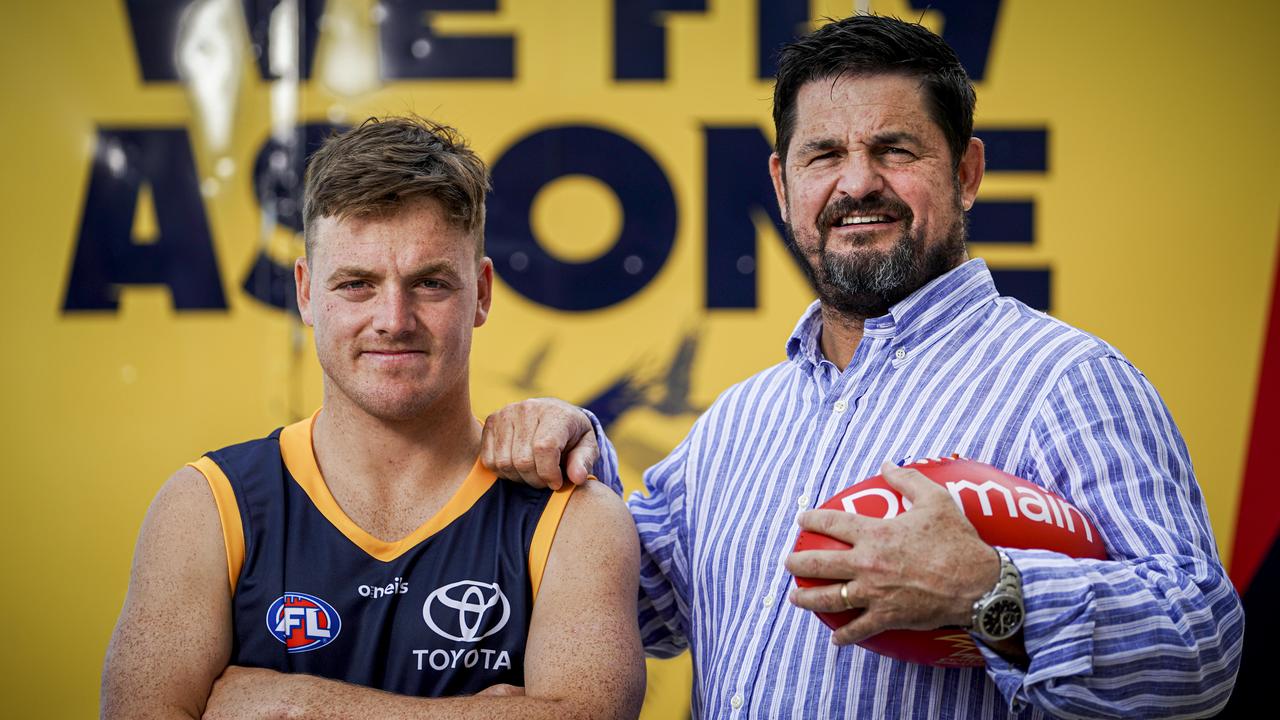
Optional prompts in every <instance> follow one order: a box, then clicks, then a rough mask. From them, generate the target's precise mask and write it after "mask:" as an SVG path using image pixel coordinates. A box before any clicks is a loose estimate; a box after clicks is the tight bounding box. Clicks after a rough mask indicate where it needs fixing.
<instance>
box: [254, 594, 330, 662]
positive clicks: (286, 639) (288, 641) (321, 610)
mask: <svg viewBox="0 0 1280 720" xmlns="http://www.w3.org/2000/svg"><path fill="white" fill-rule="evenodd" d="M267 629H268V630H270V631H271V634H272V635H275V636H276V639H277V640H279V641H280V642H282V643H284V644H285V647H286V648H288V651H289V652H291V653H300V652H307V651H308V650H315V649H316V648H322V647H324V646H325V645H328V644H329V643H331V642H333V641H334V640H335V639H336V638H337V637H338V633H339V632H340V631H341V630H342V618H340V617H338V611H337V610H334V609H333V606H332V605H330V604H329V603H327V602H325V601H324V600H321V599H320V598H318V597H316V596H314V595H307V594H306V593H285V594H284V595H281V596H280V597H278V598H276V601H275V602H273V603H271V607H270V608H268V609H267Z"/></svg>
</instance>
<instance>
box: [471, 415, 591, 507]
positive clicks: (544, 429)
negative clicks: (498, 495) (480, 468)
mask: <svg viewBox="0 0 1280 720" xmlns="http://www.w3.org/2000/svg"><path fill="white" fill-rule="evenodd" d="M599 458H600V448H599V447H598V446H597V444H596V434H595V432H594V431H593V429H592V427H591V420H590V419H588V418H587V415H586V413H585V412H583V411H582V409H581V408H579V407H577V406H575V405H570V404H569V403H567V402H564V401H563V400H557V399H555V398H536V399H533V400H525V401H523V402H518V403H512V404H511V405H508V406H506V407H504V408H502V409H501V410H499V411H497V412H495V413H494V414H492V415H490V416H489V417H488V419H486V420H485V421H484V434H483V435H482V437H481V439H480V462H481V463H483V464H484V466H485V467H487V468H489V469H490V470H492V471H493V472H494V473H496V474H497V475H499V476H501V477H504V478H508V479H510V480H520V481H522V482H524V483H526V484H528V485H531V486H533V487H537V488H543V487H549V488H551V489H553V490H559V489H560V486H561V485H563V484H564V482H565V480H566V479H567V480H568V481H569V482H571V483H573V484H575V485H581V484H583V483H584V482H587V481H588V480H594V479H595V476H593V475H592V474H591V469H592V468H593V467H594V466H595V464H596V460H598V459H599Z"/></svg>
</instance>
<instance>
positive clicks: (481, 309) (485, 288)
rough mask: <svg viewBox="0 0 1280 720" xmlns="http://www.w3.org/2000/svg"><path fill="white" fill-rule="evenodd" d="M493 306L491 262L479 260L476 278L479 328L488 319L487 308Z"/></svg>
mask: <svg viewBox="0 0 1280 720" xmlns="http://www.w3.org/2000/svg"><path fill="white" fill-rule="evenodd" d="M492 304H493V261H492V260H490V259H489V258H487V257H485V258H480V271H479V274H478V275H477V276H476V321H475V327H480V326H481V325H483V324H484V321H485V320H487V319H489V306H490V305H492Z"/></svg>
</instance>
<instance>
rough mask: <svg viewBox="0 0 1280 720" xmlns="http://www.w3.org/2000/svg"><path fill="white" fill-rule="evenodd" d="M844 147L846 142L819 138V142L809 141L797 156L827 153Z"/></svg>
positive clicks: (802, 146) (801, 147)
mask: <svg viewBox="0 0 1280 720" xmlns="http://www.w3.org/2000/svg"><path fill="white" fill-rule="evenodd" d="M841 147H844V142H843V141H841V140H837V139H836V138H819V139H817V140H809V141H807V142H805V143H804V144H803V145H801V146H800V149H799V150H798V151H797V153H796V154H798V155H809V154H811V153H818V152H826V151H828V150H835V149H837V148H841Z"/></svg>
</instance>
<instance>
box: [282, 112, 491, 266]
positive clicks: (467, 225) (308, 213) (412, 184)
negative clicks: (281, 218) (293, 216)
mask: <svg viewBox="0 0 1280 720" xmlns="http://www.w3.org/2000/svg"><path fill="white" fill-rule="evenodd" d="M488 189H489V173H488V171H487V170H486V169H485V166H484V162H483V161H482V160H481V159H480V158H479V156H477V155H476V154H475V152H474V151H472V150H471V148H469V147H467V144H466V141H464V140H463V139H462V136H461V135H459V134H458V131H457V130H454V129H453V128H451V127H448V126H446V125H440V124H439V123H435V122H432V121H430V120H427V119H425V118H420V117H416V116H411V117H385V118H374V117H371V118H369V119H368V120H365V121H364V122H363V123H361V124H360V126H359V127H355V128H352V129H350V130H348V131H346V132H344V133H342V134H340V135H335V136H333V137H331V138H329V139H328V140H326V141H325V143H324V145H323V146H321V147H320V149H319V150H317V151H316V152H315V154H314V155H312V156H311V159H310V161H309V162H308V164H307V174H306V190H305V192H304V194H303V201H302V227H303V235H304V237H305V238H306V247H307V254H308V255H310V254H311V249H312V245H313V243H314V241H315V239H314V237H313V236H312V231H311V228H312V226H313V225H314V224H315V221H316V220H318V219H319V218H322V217H336V218H340V219H341V218H350V217H362V216H366V215H376V214H380V213H388V212H394V211H395V210H397V209H399V208H401V207H403V206H404V205H405V204H406V203H408V202H410V201H412V200H413V199H415V198H420V197H430V198H434V199H436V200H437V201H439V202H440V204H441V206H443V208H444V211H445V213H447V215H448V217H449V219H450V220H451V221H452V222H454V223H456V224H457V226H458V227H460V228H462V229H463V230H464V231H466V232H467V233H469V234H474V236H475V238H476V256H477V257H479V256H480V255H483V254H484V199H485V193H486V192H487V191H488Z"/></svg>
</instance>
